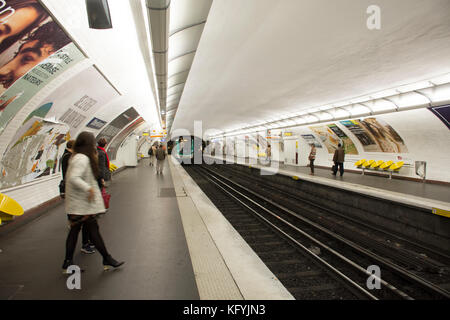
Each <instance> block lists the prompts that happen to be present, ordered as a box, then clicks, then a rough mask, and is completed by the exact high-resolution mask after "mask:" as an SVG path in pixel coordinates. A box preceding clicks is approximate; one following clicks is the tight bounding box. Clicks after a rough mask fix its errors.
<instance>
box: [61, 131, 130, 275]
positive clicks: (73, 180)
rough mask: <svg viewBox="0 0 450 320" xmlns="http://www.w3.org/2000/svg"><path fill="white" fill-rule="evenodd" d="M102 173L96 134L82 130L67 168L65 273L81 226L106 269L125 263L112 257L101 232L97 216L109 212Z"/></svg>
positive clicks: (70, 261)
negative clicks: (102, 188)
mask: <svg viewBox="0 0 450 320" xmlns="http://www.w3.org/2000/svg"><path fill="white" fill-rule="evenodd" d="M99 175H100V174H99V168H98V157H97V150H96V147H95V137H94V135H93V134H92V133H91V132H87V131H84V132H81V133H80V134H79V135H78V137H77V139H76V140H75V144H74V147H73V155H72V156H71V158H70V162H69V168H68V169H67V181H66V200H65V207H66V213H67V216H68V219H69V222H70V231H69V234H68V235H67V240H66V256H65V259H64V262H63V266H62V268H63V272H64V273H67V268H68V267H69V266H71V265H73V254H74V251H75V247H76V245H77V239H78V234H79V232H80V229H81V226H82V225H84V226H85V227H86V228H87V230H88V234H89V238H90V239H91V240H92V242H93V243H94V245H95V248H96V249H97V250H98V251H99V252H100V254H101V255H102V256H103V266H104V268H105V269H108V268H110V267H113V268H117V267H119V266H121V265H122V264H124V262H118V261H116V260H115V259H113V257H111V255H110V254H109V253H108V251H107V250H106V246H105V243H104V242H103V238H102V236H101V234H100V231H99V227H98V223H97V216H98V214H100V213H103V212H105V211H106V210H105V205H104V202H103V197H102V194H101V192H100V188H99V186H98V180H97V179H98V177H99Z"/></svg>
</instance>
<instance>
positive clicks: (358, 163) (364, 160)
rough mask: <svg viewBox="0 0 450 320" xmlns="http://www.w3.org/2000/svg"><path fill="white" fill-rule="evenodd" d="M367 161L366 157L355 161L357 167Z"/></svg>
mask: <svg viewBox="0 0 450 320" xmlns="http://www.w3.org/2000/svg"><path fill="white" fill-rule="evenodd" d="M364 162H366V159H361V160H358V161H356V162H355V167H361V166H362V165H363V163H364Z"/></svg>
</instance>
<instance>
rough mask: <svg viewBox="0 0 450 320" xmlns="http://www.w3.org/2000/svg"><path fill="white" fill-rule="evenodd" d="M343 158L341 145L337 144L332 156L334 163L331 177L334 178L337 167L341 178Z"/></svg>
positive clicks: (343, 153)
mask: <svg viewBox="0 0 450 320" xmlns="http://www.w3.org/2000/svg"><path fill="white" fill-rule="evenodd" d="M344 158H345V152H344V149H343V148H342V143H339V144H338V148H337V149H336V150H335V151H334V156H333V162H334V166H333V175H334V176H335V175H336V173H337V171H338V167H339V172H340V173H341V177H342V175H343V174H344Z"/></svg>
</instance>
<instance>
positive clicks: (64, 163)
mask: <svg viewBox="0 0 450 320" xmlns="http://www.w3.org/2000/svg"><path fill="white" fill-rule="evenodd" d="M74 144H75V140H69V141H67V144H66V150H64V153H63V155H62V157H61V173H62V178H63V179H62V181H61V184H62V185H61V184H60V192H61V191H62V197H64V198H65V182H66V173H67V168H68V167H69V159H70V157H71V156H72V154H73V149H72V148H73V145H74ZM61 188H62V190H61ZM81 243H82V246H81V252H83V253H88V254H90V253H94V252H95V250H94V248H95V247H94V245H93V244H92V243H91V241H89V233H88V231H87V228H86V227H85V225H84V224H83V225H82V226H81Z"/></svg>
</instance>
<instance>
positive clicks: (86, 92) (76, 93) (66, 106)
mask: <svg viewBox="0 0 450 320" xmlns="http://www.w3.org/2000/svg"><path fill="white" fill-rule="evenodd" d="M118 96H119V95H118V93H117V92H116V91H115V90H114V88H113V87H111V85H110V84H109V83H108V82H107V81H106V80H105V79H104V78H103V76H102V75H101V74H100V73H99V72H98V71H97V69H96V68H95V67H93V66H91V67H89V68H87V69H85V70H83V71H82V72H80V73H78V74H77V75H75V76H73V77H72V78H71V79H69V80H68V81H66V82H65V83H63V84H62V85H61V86H59V87H58V90H55V91H54V92H53V93H51V94H50V95H49V96H47V97H46V98H45V99H43V100H42V105H47V106H51V107H50V108H48V110H47V112H46V114H45V118H47V119H49V118H50V119H56V120H57V121H58V122H62V123H66V124H67V125H68V126H69V128H70V130H69V138H70V139H75V138H76V134H77V133H79V132H81V131H82V129H83V128H84V127H83V125H84V123H86V121H87V120H88V119H91V118H92V117H93V115H94V114H95V112H97V111H98V110H99V109H100V108H101V107H103V106H104V105H106V104H107V103H108V102H110V101H111V100H113V99H114V98H116V97H118ZM40 108H42V107H39V108H37V109H36V110H39V109H40ZM33 112H34V111H33ZM43 117H44V116H43Z"/></svg>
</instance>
